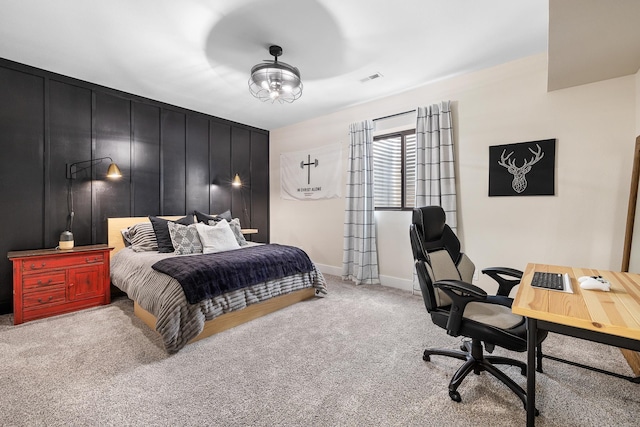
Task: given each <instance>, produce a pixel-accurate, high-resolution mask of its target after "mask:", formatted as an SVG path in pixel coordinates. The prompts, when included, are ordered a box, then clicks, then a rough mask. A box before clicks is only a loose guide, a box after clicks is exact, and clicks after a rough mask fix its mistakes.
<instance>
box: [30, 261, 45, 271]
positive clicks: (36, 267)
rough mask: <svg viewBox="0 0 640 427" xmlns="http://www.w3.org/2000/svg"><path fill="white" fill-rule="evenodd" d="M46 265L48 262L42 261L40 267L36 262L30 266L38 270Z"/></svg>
mask: <svg viewBox="0 0 640 427" xmlns="http://www.w3.org/2000/svg"><path fill="white" fill-rule="evenodd" d="M46 265H47V263H46V262H43V263H41V264H40V267H38V266H36V265H35V264H31V267H29V268H30V269H32V270H38V269H40V268H44V267H45V266H46Z"/></svg>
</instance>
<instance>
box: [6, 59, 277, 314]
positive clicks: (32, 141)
mask: <svg viewBox="0 0 640 427" xmlns="http://www.w3.org/2000/svg"><path fill="white" fill-rule="evenodd" d="M0 150H1V151H0V153H1V154H0V195H1V203H0V255H1V259H0V313H8V312H11V311H12V305H13V283H12V275H13V273H12V267H11V262H10V261H9V260H8V259H7V257H6V254H7V252H8V251H13V250H25V249H38V248H53V247H55V246H57V244H58V238H59V235H60V233H61V232H62V231H64V230H65V229H66V224H67V216H68V213H67V185H68V181H67V179H66V173H65V171H66V165H67V164H70V163H73V162H78V161H84V160H89V159H97V158H100V157H106V156H108V157H111V158H113V160H114V161H115V162H116V164H117V165H118V166H119V167H120V170H121V171H122V174H123V177H122V178H120V179H119V180H108V179H106V178H105V174H106V170H107V166H108V161H104V162H102V163H100V164H98V165H96V166H94V167H93V168H90V169H88V170H86V171H83V172H79V173H78V175H77V179H75V180H73V196H74V197H73V204H74V211H75V219H74V222H73V234H74V238H75V244H76V245H87V244H96V243H106V242H107V218H108V217H125V216H146V215H183V214H186V213H187V212H192V211H193V210H200V211H203V212H209V213H220V212H223V211H225V210H227V209H230V210H231V212H232V215H233V216H234V217H238V218H240V222H241V224H242V227H244V228H257V229H258V230H259V233H258V234H256V235H253V236H252V239H253V240H254V241H258V242H268V241H269V132H268V131H265V130H262V129H257V128H253V127H251V126H247V125H243V124H240V123H235V122H231V121H228V120H224V119H220V118H217V117H213V116H209V115H206V114H202V113H198V112H195V111H191V110H186V109H183V108H179V107H175V106H172V105H168V104H165V103H162V102H159V101H153V100H149V99H146V98H142V97H139V96H136V95H131V94H128V93H124V92H120V91H117V90H114V89H109V88H105V87H103V86H99V85H95V84H92V83H88V82H84V81H81V80H77V79H72V78H69V77H65V76H61V75H59V74H55V73H51V72H48V71H45V70H40V69H37V68H33V67H29V66H26V65H23V64H19V63H15V62H12V61H8V60H4V59H0ZM236 173H238V174H239V175H240V178H241V179H242V182H243V187H242V188H241V189H236V188H233V187H231V180H232V178H233V176H234V175H235V174H236Z"/></svg>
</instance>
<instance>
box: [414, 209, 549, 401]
mask: <svg viewBox="0 0 640 427" xmlns="http://www.w3.org/2000/svg"><path fill="white" fill-rule="evenodd" d="M410 237H411V247H412V249H413V257H414V261H415V266H416V273H417V275H418V281H419V282H420V289H421V290H422V298H423V299H424V304H425V306H426V308H427V311H428V312H429V313H430V314H431V319H432V321H433V323H435V324H436V325H438V326H440V327H441V328H443V329H446V330H447V334H449V335H451V336H454V337H457V336H464V337H467V338H470V339H471V340H470V341H464V342H463V344H462V345H461V347H460V350H461V351H458V350H445V349H426V350H425V351H424V355H423V359H424V360H425V361H429V360H431V356H432V355H438V356H449V357H454V358H456V359H460V360H464V361H465V363H464V364H463V365H462V366H461V367H460V368H459V369H458V371H457V372H456V373H455V375H454V376H453V377H452V378H451V382H450V383H449V396H450V397H451V399H452V400H454V401H456V402H460V401H461V400H462V399H461V397H460V393H459V392H458V387H459V386H460V384H461V383H462V381H463V380H464V378H465V377H466V376H467V375H468V374H469V373H470V372H471V371H473V372H474V373H475V374H480V372H482V371H487V372H489V373H490V374H491V375H493V376H494V377H496V378H497V379H499V380H500V381H502V382H503V383H504V384H506V385H507V387H509V388H510V389H511V390H512V391H513V392H514V393H515V394H516V395H518V397H519V398H520V400H522V402H523V403H524V405H525V407H526V399H527V398H526V393H525V391H524V390H523V389H522V387H520V386H519V385H518V384H516V383H515V382H514V381H513V380H512V379H511V378H509V377H508V376H507V375H506V374H505V373H504V372H502V371H500V370H499V369H497V368H496V367H495V366H494V365H498V364H499V365H513V366H517V367H519V368H520V369H521V373H522V375H526V373H527V365H526V363H523V362H521V361H519V360H514V359H509V358H506V357H499V356H485V355H484V352H483V349H482V343H484V347H485V349H486V351H487V352H488V353H492V352H493V349H494V347H495V346H499V347H503V348H506V349H508V350H513V351H518V352H524V351H526V349H527V331H526V326H525V319H524V318H523V317H522V316H518V315H515V314H513V313H512V312H511V303H512V302H513V300H512V299H511V298H509V297H508V295H509V292H510V291H511V289H512V288H513V287H514V286H515V285H517V284H518V283H519V282H520V278H521V277H522V272H520V271H518V270H514V269H510V268H502V267H496V268H489V269H485V270H483V273H486V274H488V275H489V276H491V277H493V278H495V279H496V280H497V282H498V286H499V289H498V295H496V296H489V295H487V293H486V292H485V291H484V290H482V289H480V288H479V287H477V286H475V285H472V284H471V280H472V277H473V273H474V271H475V266H474V265H473V262H471V260H470V259H469V258H468V257H467V256H466V255H465V254H464V253H462V252H460V241H459V240H458V238H457V237H456V235H455V234H454V233H453V231H452V230H451V228H449V226H448V225H447V224H445V212H444V210H443V209H442V208H441V207H440V206H427V207H422V208H416V209H414V210H413V220H412V224H411V226H410ZM546 335H547V334H546V332H544V333H540V334H539V335H538V337H537V342H538V349H540V343H541V342H542V340H544V338H545V337H546ZM538 363H540V358H538ZM536 413H537V411H536Z"/></svg>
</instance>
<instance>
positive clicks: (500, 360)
mask: <svg viewBox="0 0 640 427" xmlns="http://www.w3.org/2000/svg"><path fill="white" fill-rule="evenodd" d="M463 347H464V348H465V349H466V351H459V350H445V349H426V350H425V351H424V354H423V356H422V359H423V360H425V361H427V362H428V361H430V360H431V356H434V355H435V356H447V357H453V358H455V359H460V360H464V361H465V363H464V364H463V365H462V366H461V367H460V368H458V370H457V371H456V373H455V374H454V375H453V377H452V378H451V382H450V383H449V397H451V400H453V401H455V402H460V401H462V398H461V397H460V393H459V392H458V387H460V384H461V383H462V381H463V380H464V379H465V377H466V376H467V375H469V373H471V372H472V371H473V373H474V374H476V375H479V374H480V373H481V372H483V371H486V372H488V373H490V374H491V375H493V376H494V377H496V378H497V379H498V380H500V381H502V383H504V384H505V385H506V386H507V387H509V388H510V389H511V391H513V392H514V393H515V394H516V395H517V396H518V397H519V398H520V400H521V401H522V403H523V405H524V407H525V408H526V407H527V394H526V392H525V391H524V390H523V389H522V387H520V386H519V385H518V384H516V383H515V381H513V380H512V379H511V378H509V377H508V376H507V375H506V374H505V373H504V372H502V371H501V370H499V369H498V368H496V367H495V366H494V365H509V366H517V367H519V368H520V372H521V374H522V375H525V376H526V375H527V364H526V363H524V362H521V361H519V360H515V359H509V358H507V357H500V356H485V355H484V353H483V351H482V342H481V341H479V340H475V339H474V340H471V342H469V341H467V342H465V343H464V344H463ZM461 348H462V347H461ZM538 414H539V412H538V410H537V409H536V416H537V415H538Z"/></svg>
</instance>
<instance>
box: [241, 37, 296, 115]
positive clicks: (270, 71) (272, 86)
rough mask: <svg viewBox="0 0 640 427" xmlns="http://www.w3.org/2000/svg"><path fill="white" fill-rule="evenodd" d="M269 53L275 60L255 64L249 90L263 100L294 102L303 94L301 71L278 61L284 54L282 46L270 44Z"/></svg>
mask: <svg viewBox="0 0 640 427" xmlns="http://www.w3.org/2000/svg"><path fill="white" fill-rule="evenodd" d="M269 54H271V55H272V56H273V61H269V60H266V61H265V62H263V63H261V64H258V65H254V66H253V67H252V68H251V77H250V78H249V91H250V92H251V95H253V96H255V97H256V98H258V99H259V100H261V101H263V102H264V101H271V102H272V103H273V102H276V101H278V102H280V103H281V104H282V103H283V102H289V103H291V102H293V101H295V100H296V99H298V98H300V96H301V95H302V80H300V71H298V69H297V68H296V67H292V66H291V65H289V64H285V63H284V62H278V56H280V55H282V48H281V47H280V46H270V47H269Z"/></svg>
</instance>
